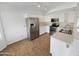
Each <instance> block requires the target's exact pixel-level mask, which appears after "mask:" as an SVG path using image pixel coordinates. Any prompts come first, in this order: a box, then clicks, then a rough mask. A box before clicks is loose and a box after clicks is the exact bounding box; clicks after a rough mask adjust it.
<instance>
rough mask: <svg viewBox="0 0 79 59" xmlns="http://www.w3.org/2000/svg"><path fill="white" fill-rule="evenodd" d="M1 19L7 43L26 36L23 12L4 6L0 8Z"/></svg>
mask: <svg viewBox="0 0 79 59" xmlns="http://www.w3.org/2000/svg"><path fill="white" fill-rule="evenodd" d="M1 19H2V21H3V26H4V32H5V35H6V39H7V43H8V44H11V43H13V42H16V41H19V40H21V39H24V38H26V37H27V32H26V26H25V25H26V24H25V19H24V14H23V13H22V12H21V11H19V10H17V9H14V8H12V7H4V8H2V9H1Z"/></svg>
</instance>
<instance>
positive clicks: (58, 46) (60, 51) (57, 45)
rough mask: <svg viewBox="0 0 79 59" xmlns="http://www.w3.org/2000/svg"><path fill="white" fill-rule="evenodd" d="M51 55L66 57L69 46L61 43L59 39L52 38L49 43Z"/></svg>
mask: <svg viewBox="0 0 79 59" xmlns="http://www.w3.org/2000/svg"><path fill="white" fill-rule="evenodd" d="M51 43H52V44H51V48H52V51H51V52H52V55H53V56H66V55H68V53H69V49H70V46H69V44H67V43H65V42H64V41H61V40H59V39H55V38H52V42H51Z"/></svg>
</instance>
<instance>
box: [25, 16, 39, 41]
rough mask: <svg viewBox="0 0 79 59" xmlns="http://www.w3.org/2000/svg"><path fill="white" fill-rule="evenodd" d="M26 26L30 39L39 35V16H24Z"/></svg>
mask: <svg viewBox="0 0 79 59" xmlns="http://www.w3.org/2000/svg"><path fill="white" fill-rule="evenodd" d="M26 26H27V37H28V38H29V39H30V40H33V39H36V38H38V37H39V18H36V17H28V18H26Z"/></svg>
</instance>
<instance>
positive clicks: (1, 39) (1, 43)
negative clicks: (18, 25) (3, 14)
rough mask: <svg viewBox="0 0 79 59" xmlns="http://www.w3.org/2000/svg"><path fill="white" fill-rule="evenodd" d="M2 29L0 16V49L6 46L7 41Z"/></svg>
mask: <svg viewBox="0 0 79 59" xmlns="http://www.w3.org/2000/svg"><path fill="white" fill-rule="evenodd" d="M4 36H5V35H4V31H3V27H2V21H1V18H0V51H1V50H3V49H4V48H5V47H6V46H7V43H6V42H7V41H6V39H5V37H4Z"/></svg>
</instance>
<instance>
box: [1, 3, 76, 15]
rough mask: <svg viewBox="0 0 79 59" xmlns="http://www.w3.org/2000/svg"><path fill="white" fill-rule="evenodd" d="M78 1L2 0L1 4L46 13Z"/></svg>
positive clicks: (26, 10)
mask: <svg viewBox="0 0 79 59" xmlns="http://www.w3.org/2000/svg"><path fill="white" fill-rule="evenodd" d="M74 4H77V3H76V2H0V5H8V6H11V7H15V8H18V9H19V10H24V11H25V12H33V13H41V14H46V13H47V12H49V11H51V10H54V9H56V8H59V7H61V6H62V8H64V7H65V6H71V5H74Z"/></svg>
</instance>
